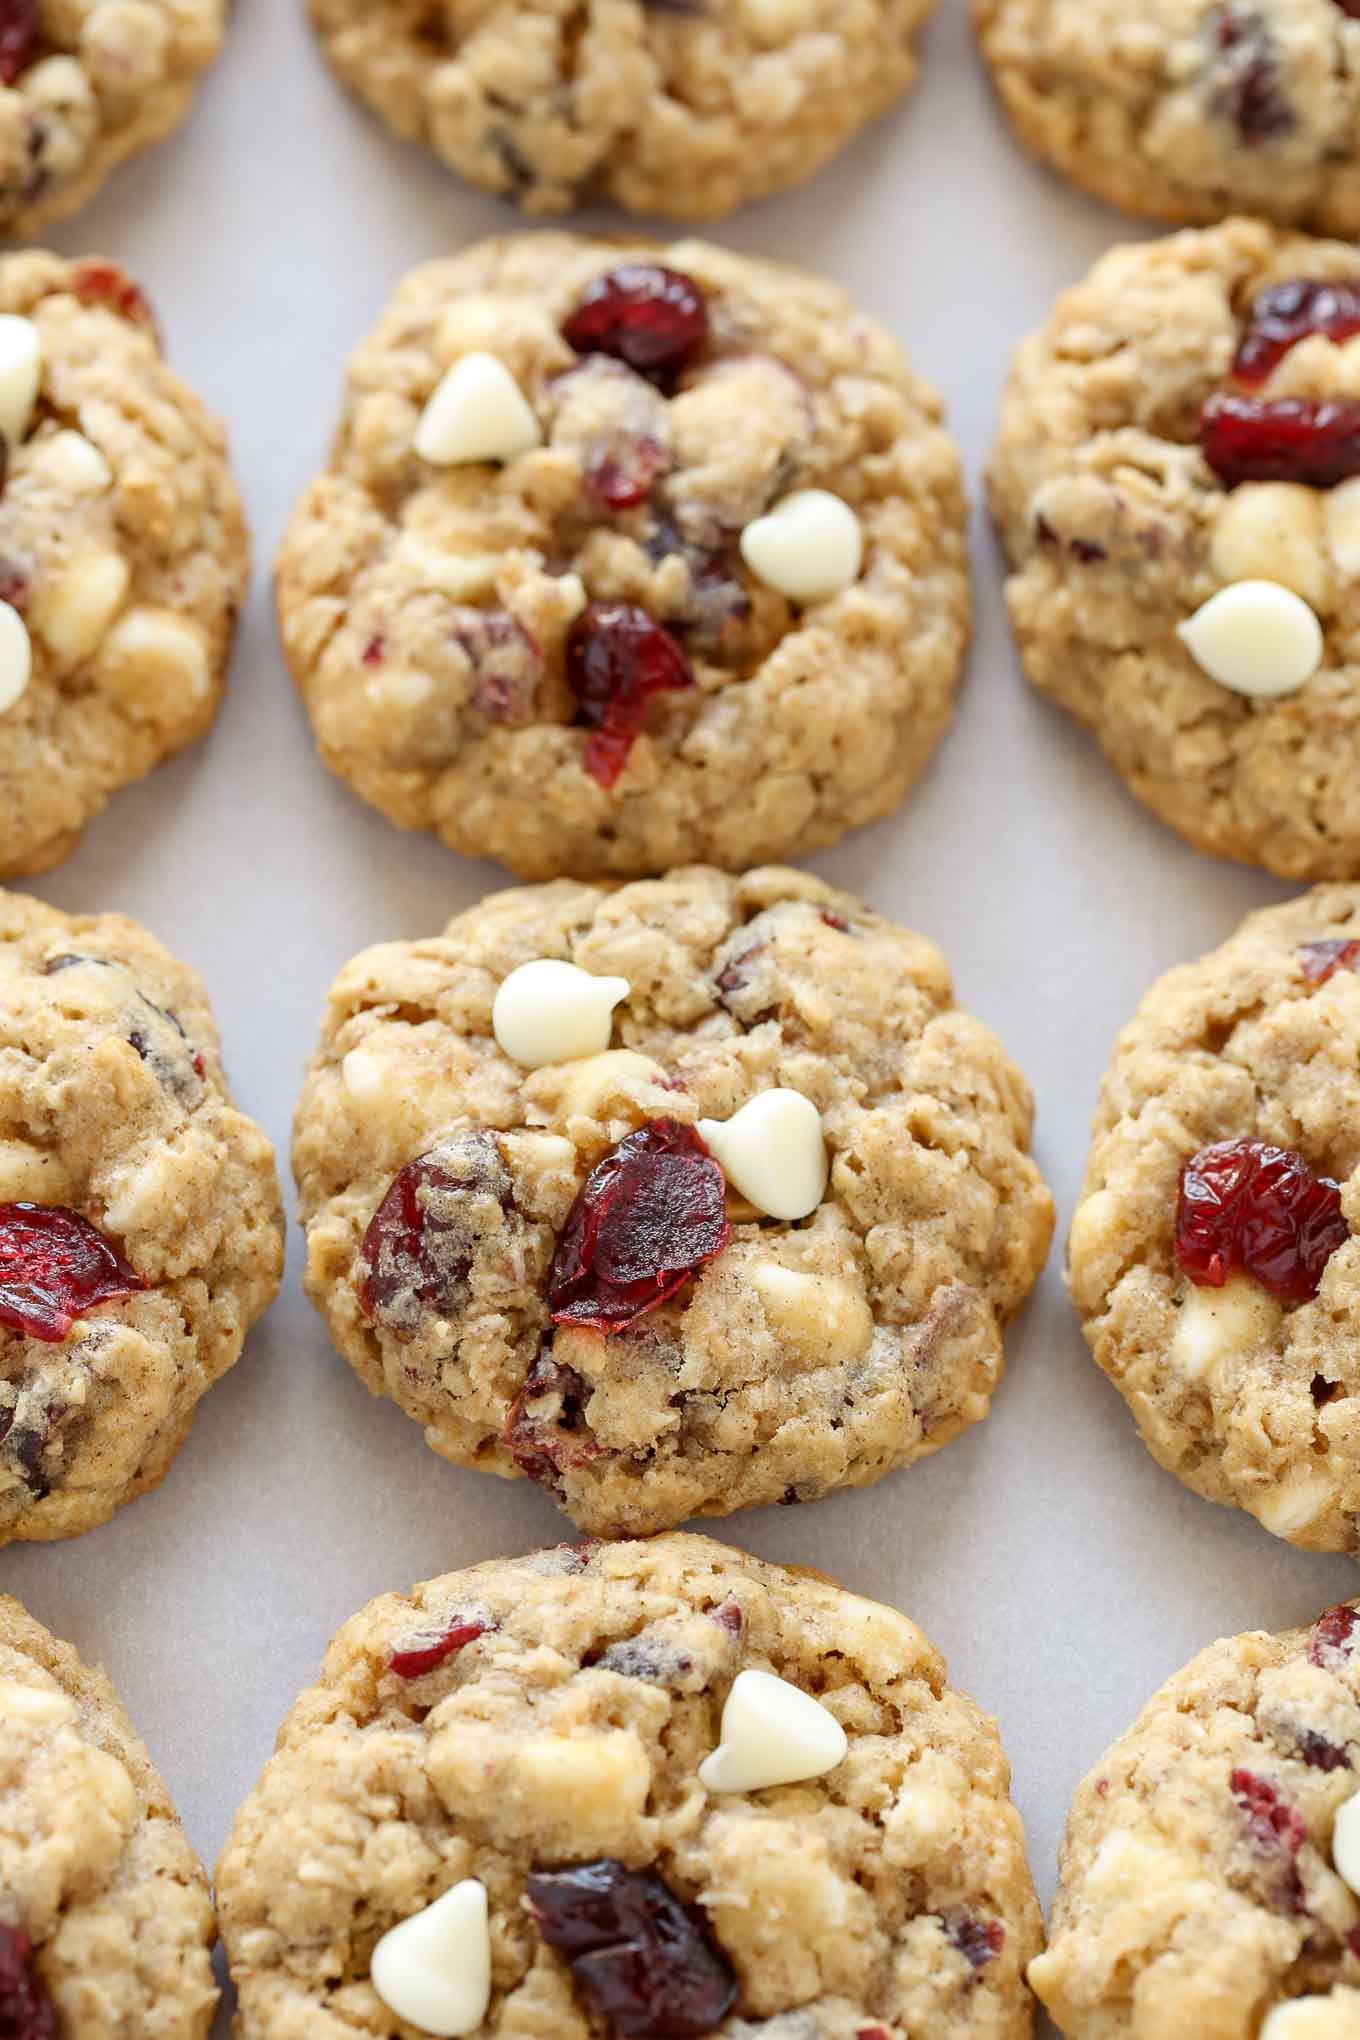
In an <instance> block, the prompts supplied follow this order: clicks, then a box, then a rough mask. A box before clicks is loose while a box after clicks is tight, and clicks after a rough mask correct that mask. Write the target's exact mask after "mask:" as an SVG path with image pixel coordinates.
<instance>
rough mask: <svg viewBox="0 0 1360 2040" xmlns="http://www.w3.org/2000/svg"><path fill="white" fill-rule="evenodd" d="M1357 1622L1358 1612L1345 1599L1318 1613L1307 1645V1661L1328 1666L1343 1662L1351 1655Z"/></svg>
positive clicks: (1358, 1619) (1359, 1617)
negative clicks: (1333, 1606)
mask: <svg viewBox="0 0 1360 2040" xmlns="http://www.w3.org/2000/svg"><path fill="white" fill-rule="evenodd" d="M1357 1624H1360V1614H1357V1613H1356V1611H1355V1609H1354V1608H1352V1607H1351V1606H1350V1605H1349V1603H1348V1602H1346V1601H1342V1602H1340V1603H1339V1604H1338V1605H1337V1606H1336V1607H1335V1608H1328V1609H1327V1610H1326V1611H1325V1613H1323V1614H1321V1615H1319V1616H1318V1619H1317V1621H1316V1622H1315V1623H1314V1624H1313V1634H1312V1638H1311V1640H1310V1641H1309V1645H1308V1659H1309V1663H1310V1664H1315V1665H1323V1666H1328V1667H1330V1666H1331V1665H1333V1664H1337V1663H1340V1664H1344V1663H1345V1662H1346V1660H1347V1658H1349V1657H1350V1655H1351V1651H1352V1648H1353V1638H1354V1634H1355V1629H1356V1626H1357Z"/></svg>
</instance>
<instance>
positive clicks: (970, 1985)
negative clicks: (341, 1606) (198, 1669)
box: [216, 1536, 1040, 2040]
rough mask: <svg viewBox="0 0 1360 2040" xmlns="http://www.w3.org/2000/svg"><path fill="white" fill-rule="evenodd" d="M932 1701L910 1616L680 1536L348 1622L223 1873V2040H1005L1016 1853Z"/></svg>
mask: <svg viewBox="0 0 1360 2040" xmlns="http://www.w3.org/2000/svg"><path fill="white" fill-rule="evenodd" d="M945 1677H946V1674H945V1666H944V1664H943V1662H942V1660H941V1659H940V1657H939V1655H938V1653H937V1652H936V1651H935V1650H934V1649H933V1648H932V1646H931V1645H930V1644H929V1643H928V1642H927V1641H926V1639H925V1637H924V1636H923V1635H922V1634H921V1632H920V1630H919V1629H917V1628H916V1626H915V1625H914V1624H913V1623H911V1622H909V1621H907V1620H906V1618H905V1617H904V1616H901V1615H898V1614H895V1613H894V1612H893V1611H892V1610H891V1609H888V1608H882V1607H879V1606H877V1605H876V1604H875V1603H873V1602H871V1601H864V1600H860V1599H859V1598H858V1597H857V1596H855V1595H853V1594H847V1593H845V1592H844V1591H843V1590H842V1589H841V1588H839V1587H838V1586H836V1585H834V1584H833V1583H832V1582H831V1581H829V1580H827V1579H824V1578H823V1577H822V1576H821V1575H820V1574H813V1573H808V1572H789V1571H786V1570H784V1569H783V1568H782V1567H780V1566H775V1565H765V1564H762V1563H761V1562H760V1561H758V1560H756V1559H752V1558H747V1557H745V1556H744V1555H743V1554H742V1553H741V1552H738V1551H731V1550H728V1549H726V1548H725V1547H724V1546H722V1545H720V1544H714V1543H712V1542H711V1541H710V1540H709V1539H707V1538H702V1537H689V1536H671V1537H663V1538H657V1539H655V1540H654V1541H652V1542H649V1543H644V1544H619V1545H610V1546H600V1545H594V1544H587V1545H569V1546H564V1547H562V1548H560V1549H558V1550H556V1551H545V1552H538V1553H536V1554H534V1555H533V1556H531V1557H528V1558H522V1559H499V1560H496V1561H493V1562H492V1563H490V1564H486V1565H478V1566H473V1567H471V1568H470V1569H469V1570H467V1571H466V1572H456V1573H449V1574H447V1575H446V1576H445V1577H444V1578H443V1579H438V1580H431V1581H429V1582H428V1583H427V1584H426V1585H424V1586H419V1587H416V1588H414V1589H413V1590H412V1592H411V1593H410V1594H386V1595H384V1596H383V1597H382V1598H381V1599H379V1600H376V1601H371V1602H370V1603H369V1605H368V1606H367V1607H366V1608H365V1609H363V1610H362V1611H361V1612H360V1613H359V1614H358V1615H356V1616H355V1617H354V1618H353V1620H352V1621H350V1622H348V1623H347V1624H346V1625H345V1627H344V1628H343V1629H342V1630H341V1631H340V1633H339V1635H338V1636H337V1637H336V1638H335V1639H334V1641H333V1642H332V1644H331V1646H330V1649H329V1651H328V1652H327V1654H326V1659H325V1663H324V1665H323V1666H322V1671H321V1678H320V1681H319V1683H318V1684H317V1685H315V1686H314V1687H312V1688H311V1690H310V1691H309V1692H307V1693H304V1694H303V1696H302V1698H301V1699H300V1700H299V1701H298V1702H297V1704H296V1706H295V1707H294V1708H293V1710H292V1712H291V1714H290V1715H289V1716H288V1719H287V1720H286V1721H285V1723H284V1725H283V1728H282V1730H281V1731H280V1734H279V1739H278V1745H277V1752H276V1754H275V1756H274V1757H273V1758H272V1759H271V1761H270V1762H269V1764H268V1765H267V1766H266V1768H265V1771H264V1774H263V1776H262V1778H261V1779H260V1781H259V1783H258V1785H257V1786H256V1787H255V1790H254V1792H253V1793H252V1794H251V1796H250V1798H249V1799H247V1801H246V1803H245V1805H244V1806H243V1807H242V1808H241V1811H240V1812H239V1813H238V1815H237V1817H236V1824H235V1827H234V1828H233V1830H232V1835H231V1839H230V1841H229V1842H228V1844H227V1847H226V1850H225V1851H224V1853H223V1856H222V1860H221V1862H220V1863H219V1865H218V1868H217V1880H216V1882H217V1894H218V1907H219V1915H220V1920H221V1926H222V1938H223V1940H224V1942H225V1944H226V1949H227V1954H228V1958H229V1960H230V1963H231V1969H232V1976H233V1979H234V1981H235V1984H236V1988H237V1992H238V1994H239V2001H240V2026H239V2032H240V2036H241V2040H283V2036H285V2035H287V2036H288V2040H312V2036H316V2040H320V2036H321V2035H322V2034H331V2033H335V2034H339V2033H341V2032H345V2033H350V2032H354V2033H360V2032H362V2033H379V2032H386V2031H388V2029H389V2024H390V2021H391V2018H392V2014H393V2012H394V2011H396V2012H397V2013H398V2014H402V2013H403V2012H404V2015H405V2019H406V2023H405V2024H403V2025H402V2026H401V2031H402V2032H403V2033H404V2034H405V2033H409V2034H411V2035H412V2040H414V2036H415V2035H417V2034H421V2033H427V2032H428V2033H443V2034H467V2033H476V2034H481V2035H488V2036H489V2035H492V2034H505V2035H510V2034H512V2033H513V2034H517V2035H518V2034H525V2035H528V2034H535V2035H538V2034H542V2035H544V2036H547V2035H549V2034H551V2035H552V2036H553V2040H587V2036H602V2040H603V2036H614V2035H631V2036H634V2040H647V2036H649V2035H656V2036H661V2035H670V2036H676V2035H691V2036H698V2035H701V2034H715V2035H722V2036H724V2040H751V2036H754V2035H755V2034H757V2033H759V2034H762V2035H765V2036H767V2040H906V2036H907V2035H909V2034H917V2033H920V2034H926V2033H928V2034H929V2035H930V2036H931V2040H1021V2036H1023V2035H1026V2034H1028V2033H1029V2031H1030V2027H1031V2012H1030V2001H1029V1998H1028V1995H1027V1993H1026V1991H1025V1987H1024V1982H1023V1970H1024V1965H1025V1961H1026V1959H1027V1958H1028V1957H1029V1956H1030V1955H1031V1954H1032V1953H1033V1952H1034V1950H1035V1949H1036V1948H1037V1947H1038V1945H1039V1938H1040V1936H1039V1914H1038V1908H1037V1905H1036V1903H1035V1898H1034V1892H1033V1887H1032V1886H1031V1883H1030V1877H1029V1871H1028V1869H1027V1867H1026V1863H1025V1854H1024V1837H1023V1834H1022V1831H1021V1826H1020V1820H1019V1816H1018V1815H1017V1814H1016V1812H1015V1809H1014V1808H1013V1807H1012V1805H1011V1803H1010V1800H1009V1798H1008V1796H1007V1794H1008V1787H1009V1771H1008V1767H1007V1764H1006V1759H1005V1756H1004V1754H1003V1752H1002V1749H1001V1745H1000V1743H999V1741H998V1740H997V1734H996V1724H995V1723H994V1722H993V1721H992V1720H991V1719H989V1717H988V1716H987V1715H985V1714H983V1713H982V1711H981V1710H980V1709H979V1708H978V1707H977V1706H976V1705H975V1703H974V1702H973V1701H972V1700H970V1699H968V1698H966V1697H965V1696H964V1695H963V1694H961V1693H956V1692H954V1691H953V1690H951V1688H950V1687H949V1686H948V1685H946V1683H945ZM432 1907H433V1908H435V1910H434V1912H433V1914H431V1910H430V1909H431V1908H432ZM441 1925H442V1927H443V1932H442V1933H441V1931H440V1929H441ZM436 1939H437V1945H431V1944H432V1942H435V1941H436ZM488 1944H489V1945H488ZM488 1954H489V1964H488ZM435 1965H438V1975H437V1978H432V1976H431V1970H432V1969H434V1967H435ZM422 1984H424V1985H426V1986H429V1988H428V1990H427V1993H426V1994H424V1995H421V1996H417V1995H416V1993H417V1991H418V1990H419V1989H420V1986H421V1985H422ZM441 2014H443V2015H444V2016H443V2017H442V2018H441V2016H440V2015H441Z"/></svg>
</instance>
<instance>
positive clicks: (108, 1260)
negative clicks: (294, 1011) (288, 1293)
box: [0, 893, 283, 1544]
mask: <svg viewBox="0 0 1360 2040" xmlns="http://www.w3.org/2000/svg"><path fill="white" fill-rule="evenodd" d="M0 1124H3V1129H4V1133H3V1138H0V1200H3V1201H0V1544H3V1543H6V1542H7V1541H8V1540H9V1539H11V1538H49V1537H69V1536H72V1535H73V1534H74V1533H75V1532H77V1531H80V1530H88V1529H89V1528H90V1527H91V1526H92V1525H94V1524H96V1523H102V1522H104V1521H106V1520H107V1518H108V1517H109V1516H111V1515H112V1514H113V1512H114V1510H115V1509H116V1508H117V1507H118V1506H119V1504H120V1503H122V1502H125V1501H127V1500H129V1499H130V1498H131V1497H132V1496H133V1495H138V1494H142V1493H143V1492H144V1491H145V1490H146V1489H147V1488H150V1487H154V1486H155V1484H156V1482H157V1481H159V1480H160V1478H161V1476H162V1475H163V1474H164V1473H165V1471H166V1469H167V1468H168V1466H169V1464H170V1462H171V1460H172V1459H173V1458H174V1456H175V1453H176V1452H177V1451H178V1450H179V1447H180V1445H181V1444H182V1443H183V1441H184V1439H185V1437H186V1435H187V1434H188V1430H189V1425H190V1423H191V1422H192V1420H193V1413H194V1406H195V1404H196V1403H197V1402H198V1399H199V1397H200V1396H201V1395H202V1394H203V1393H204V1391H205V1390H206V1389H207V1388H209V1387H210V1386H211V1384H212V1383H213V1382H214V1381H216V1380H217V1378H218V1376H219V1375H221V1374H224V1373H225V1372H226V1370H227V1369H228V1368H229V1367H230V1366H231V1365H232V1364H233V1362H234V1361H235V1360H236V1359H237V1358H238V1357H239V1355H240V1352H241V1345H242V1342H243V1340H244V1338H245V1335H246V1332H247V1330H248V1329H249V1327H250V1326H251V1325H252V1324H253V1323H254V1321H255V1319H256V1318H257V1317H259V1315H260V1313H261V1312H262V1311H263V1310H264V1308H265V1306H266V1305H267V1304H268V1302H269V1301H270V1299H271V1297H272V1296H273V1295H274V1292H275V1290H276V1289H277V1288H278V1283H279V1274H280V1269H281V1266H282V1260H283V1240H282V1233H283V1220H282V1210H281V1205H280V1199H279V1189H278V1181H277V1177H276V1174H275V1170H274V1157H273V1151H272V1149H271V1148H270V1145H269V1142H268V1141H267V1140H266V1139H265V1136H264V1134H263V1133H262V1132H261V1131H260V1128H259V1127H258V1126H256V1125H255V1123H254V1122H253V1120H249V1119H246V1118H245V1117H243V1115H242V1114H241V1113H239V1112H237V1111H236V1110H235V1109H234V1108H233V1106H232V1103H231V1100H230V1098H229V1097H228V1095H227V1090H226V1083H225V1079H224V1077H223V1073H222V1063H221V1057H220V1052H219V1046H218V1038H217V1028H216V1026H215V1024H214V1022H213V1017H212V1014H211V1012H210V1011H209V1008H208V1003H207V997H206V994H205V992H204V990H203V987H202V985H201V984H200V982H199V980H198V978H197V977H196V976H195V975H194V973H193V972H192V971H191V970H189V969H188V968H187V966H186V965H184V964H182V963H180V962H178V961H177V960H176V959H175V958H174V957H173V956H171V955H170V954H169V952H168V951H167V950H165V949H163V948H162V947H161V945H160V943H159V942H157V941H156V940H155V939H154V938H153V937H152V936H150V935H148V934H147V932H146V930H145V929H143V928H140V927H138V926H137V924H136V922H134V921H128V920H124V919H123V918H122V917H121V916H120V915H117V914H100V915H71V914H61V913H58V912H56V911H55V909H53V908H51V907H45V906H42V905H41V904H40V903H39V902H38V901H36V900H29V899H24V898H22V897H21V896H20V895H19V894H17V893H0Z"/></svg>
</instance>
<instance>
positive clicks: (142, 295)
mask: <svg viewBox="0 0 1360 2040" xmlns="http://www.w3.org/2000/svg"><path fill="white" fill-rule="evenodd" d="M70 288H71V290H72V291H73V292H74V294H75V296H76V297H78V298H79V299H80V302H81V303H82V304H83V305H104V306H106V307H107V309H108V310H109V311H111V312H116V313H117V314H118V317H119V318H120V319H128V320H130V321H131V323H132V324H133V325H134V326H145V327H147V328H148V329H149V330H150V331H151V332H153V333H154V332H155V330H156V318H155V314H154V312H153V311H152V309H151V304H150V301H149V299H148V298H147V295H146V292H145V291H144V290H143V289H142V287H141V285H140V284H139V283H134V282H133V280H132V278H131V277H130V276H129V275H128V273H127V271H126V270H125V269H120V268H119V266H118V264H117V263H116V262H77V264H76V265H75V268H74V269H73V270H72V272H71V279H70Z"/></svg>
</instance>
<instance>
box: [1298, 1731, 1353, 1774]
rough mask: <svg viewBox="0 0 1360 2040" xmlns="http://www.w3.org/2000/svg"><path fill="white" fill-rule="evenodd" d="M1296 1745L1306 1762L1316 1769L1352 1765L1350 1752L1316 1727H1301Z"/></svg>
mask: <svg viewBox="0 0 1360 2040" xmlns="http://www.w3.org/2000/svg"><path fill="white" fill-rule="evenodd" d="M1296 1747H1297V1749H1298V1753H1299V1755H1300V1756H1301V1757H1302V1758H1303V1761H1304V1763H1305V1764H1307V1765H1308V1766H1309V1767H1310V1769H1312V1770H1314V1771H1340V1770H1341V1769H1342V1768H1343V1767H1347V1768H1348V1767H1349V1765H1350V1761H1351V1760H1350V1753H1349V1752H1348V1751H1347V1750H1346V1749H1345V1748H1344V1747H1343V1746H1342V1745H1341V1744H1340V1743H1334V1742H1333V1741H1332V1740H1331V1738H1330V1736H1325V1735H1323V1734H1321V1732H1320V1731H1319V1730H1318V1729H1316V1728H1303V1729H1300V1730H1299V1733H1298V1737H1297V1741H1296Z"/></svg>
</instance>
